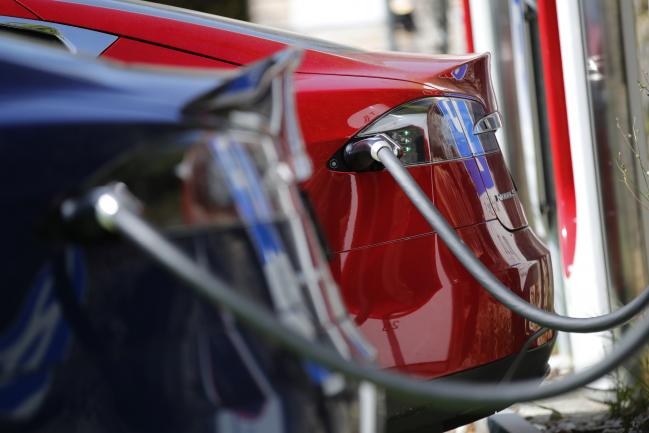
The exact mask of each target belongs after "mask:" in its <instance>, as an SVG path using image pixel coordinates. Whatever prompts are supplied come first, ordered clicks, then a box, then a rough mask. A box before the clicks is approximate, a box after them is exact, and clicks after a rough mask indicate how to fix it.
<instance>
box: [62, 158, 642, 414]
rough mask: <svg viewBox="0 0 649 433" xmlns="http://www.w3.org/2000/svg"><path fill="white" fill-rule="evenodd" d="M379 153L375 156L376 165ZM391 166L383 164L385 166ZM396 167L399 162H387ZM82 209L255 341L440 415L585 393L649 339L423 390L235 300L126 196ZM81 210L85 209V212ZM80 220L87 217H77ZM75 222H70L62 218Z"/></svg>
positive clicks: (101, 192) (116, 194)
mask: <svg viewBox="0 0 649 433" xmlns="http://www.w3.org/2000/svg"><path fill="white" fill-rule="evenodd" d="M386 153H389V154H392V151H391V150H390V152H384V151H383V150H380V151H379V152H378V153H377V154H378V156H379V158H381V157H382V155H385V154H386ZM384 159H385V161H387V163H388V164H390V158H384ZM392 162H393V163H395V164H398V165H400V161H399V160H398V159H397V160H396V161H394V160H392ZM85 202H86V203H87V204H88V205H90V206H92V209H93V211H94V212H93V213H94V218H95V219H96V221H97V222H99V224H100V226H101V227H102V228H103V229H105V230H108V231H109V232H113V233H118V234H121V235H122V236H123V237H124V238H126V239H127V240H129V241H130V242H131V243H133V244H134V245H135V246H136V247H138V248H139V249H141V250H142V251H143V252H144V253H145V254H147V255H148V256H150V257H151V258H152V259H153V260H155V261H156V262H157V263H159V264H160V265H161V266H162V267H163V268H164V269H166V270H167V271H168V272H170V273H171V274H172V275H174V276H176V277H177V278H179V279H180V280H182V281H183V282H185V283H186V284H187V286H188V287H189V288H191V289H193V291H194V292H195V293H196V294H197V295H199V296H200V297H202V298H203V299H205V300H206V301H207V302H209V303H211V304H213V305H214V306H215V307H218V308H225V309H226V310H229V311H230V312H232V314H234V315H235V316H236V317H237V318H239V319H240V320H241V321H242V323H244V324H246V325H247V326H249V327H251V328H253V329H254V330H255V331H256V332H258V333H259V334H260V335H262V336H265V337H266V338H268V339H269V340H271V341H273V342H275V343H277V344H278V345H281V346H283V347H285V348H286V349H288V350H290V351H292V352H294V353H296V354H298V355H300V356H303V357H305V358H307V359H310V360H312V361H314V362H317V363H319V364H321V365H322V366H324V367H327V368H330V369H332V370H336V371H339V372H341V373H343V374H345V375H346V376H348V377H349V378H351V379H356V380H359V381H369V382H372V383H374V384H376V385H378V386H381V387H382V388H384V389H385V390H386V391H388V392H390V393H392V394H394V395H397V396H401V397H403V398H407V399H410V400H414V401H420V402H422V403H429V404H434V405H436V406H437V407H439V408H441V409H456V408H462V407H463V406H465V405H467V404H472V405H485V406H490V405H494V404H503V405H509V404H511V403H514V402H517V401H532V400H538V399H542V398H548V397H553V396H556V395H559V394H563V393H566V392H569V391H572V390H575V389H577V388H579V387H582V386H584V385H587V384H588V383H591V382H593V381H595V380H597V379H599V378H600V377H602V376H604V375H605V374H607V373H609V372H610V371H612V370H613V369H615V368H616V367H618V366H620V365H621V364H623V363H624V362H626V361H628V360H629V359H630V357H631V356H632V355H633V354H635V353H636V352H637V351H638V350H640V349H641V348H642V346H643V345H644V343H645V342H646V341H647V339H648V338H649V318H645V319H643V320H642V321H640V323H638V325H637V326H635V327H634V328H633V329H631V330H630V331H629V332H628V333H626V334H625V335H624V337H622V338H621V339H620V340H619V342H618V343H617V344H616V345H615V347H614V348H613V349H612V351H611V352H610V353H609V354H608V355H607V356H606V357H605V358H604V359H602V360H601V361H600V362H599V363H598V364H596V365H594V366H592V367H589V368H587V369H585V370H582V371H580V372H579V373H575V374H573V375H571V376H568V377H565V378H562V379H558V380H556V381H553V382H550V383H548V384H545V385H542V386H539V381H538V380H525V381H520V382H514V383H471V382H460V381H456V380H452V379H438V380H435V381H434V382H424V381H421V380H416V379H412V378H410V377H408V376H406V375H403V374H399V373H394V372H390V371H386V370H381V369H379V368H378V367H377V366H375V365H372V364H369V363H365V364H363V363H358V362H353V361H349V360H346V359H344V358H343V357H341V356H340V355H339V354H338V353H337V352H336V351H334V350H332V349H331V348H328V347H326V346H323V345H319V344H317V343H315V342H312V341H310V340H308V339H307V338H305V337H304V336H302V335H300V334H298V333H296V332H294V331H292V330H291V329H289V328H287V327H286V326H285V325H283V324H282V323H280V322H279V321H278V320H277V318H276V317H275V316H274V315H273V313H272V312H271V311H270V310H268V309H267V308H265V307H263V306H261V305H259V304H257V303H255V302H254V301H251V300H249V299H248V298H246V297H245V296H242V295H241V294H240V293H238V292H237V291H236V290H234V289H233V288H232V287H230V286H229V285H228V284H227V283H226V282H225V281H223V280H221V279H220V278H218V277H217V276H215V275H213V274H212V273H210V272H209V271H208V270H207V269H205V268H203V267H201V266H199V265H198V264H197V263H196V262H195V261H194V260H192V258H191V257H189V256H188V255H187V254H185V253H184V252H183V251H182V250H181V249H179V248H178V247H176V246H175V245H174V244H173V243H171V242H170V241H169V240H167V239H166V238H165V237H164V236H163V235H162V234H160V233H159V232H158V231H157V230H156V229H155V228H154V227H152V226H151V225H149V224H148V223H147V222H146V221H145V220H144V219H142V218H141V217H140V216H139V215H138V213H137V211H136V210H135V211H134V210H132V209H131V207H130V206H129V203H135V202H136V201H135V200H133V199H132V196H130V195H129V194H128V192H127V191H126V190H125V188H117V189H116V188H114V187H105V188H103V189H98V190H95V191H94V192H93V195H92V197H90V199H89V198H88V197H86V198H85ZM84 207H85V206H84ZM81 212H82V213H86V212H85V211H84V210H83V209H81ZM68 218H70V219H71V220H74V215H70V214H69V215H68Z"/></svg>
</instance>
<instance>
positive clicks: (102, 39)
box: [0, 16, 117, 57]
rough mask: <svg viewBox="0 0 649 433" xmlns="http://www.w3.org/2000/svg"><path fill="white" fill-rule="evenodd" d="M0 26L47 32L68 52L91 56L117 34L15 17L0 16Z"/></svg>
mask: <svg viewBox="0 0 649 433" xmlns="http://www.w3.org/2000/svg"><path fill="white" fill-rule="evenodd" d="M0 27H11V28H15V29H21V30H29V31H33V32H38V33H45V34H49V35H52V36H54V37H56V38H57V39H58V40H60V41H61V42H62V43H63V45H65V46H66V48H67V49H68V50H70V52H72V53H74V54H77V53H79V54H83V55H86V56H91V57H97V56H99V55H100V54H101V53H102V52H103V51H104V50H105V49H106V48H108V47H109V46H110V45H111V44H112V43H113V42H115V41H116V40H117V36H115V35H111V34H108V33H102V32H96V31H94V30H88V29H84V28H80V27H74V26H67V25H65V24H58V23H50V22H47V21H39V20H28V19H25V18H16V17H7V16H0Z"/></svg>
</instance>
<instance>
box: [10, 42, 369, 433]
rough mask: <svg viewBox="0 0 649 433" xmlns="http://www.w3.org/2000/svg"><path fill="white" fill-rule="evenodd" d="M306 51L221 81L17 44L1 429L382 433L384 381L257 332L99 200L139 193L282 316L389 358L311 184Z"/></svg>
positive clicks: (192, 245)
mask: <svg viewBox="0 0 649 433" xmlns="http://www.w3.org/2000/svg"><path fill="white" fill-rule="evenodd" d="M297 57H298V55H297V54H296V53H295V52H284V53H279V54H277V55H275V56H274V57H272V58H270V59H267V60H264V61H261V62H259V63H256V64H254V65H253V66H251V67H248V68H246V69H244V70H241V71H239V72H227V73H222V74H221V75H219V74H216V73H214V72H210V73H209V74H207V73H196V72H194V73H192V72H188V71H160V70H145V69H133V68H130V69H129V68H123V67H120V66H118V65H112V64H107V63H99V62H97V61H95V60H94V59H86V58H81V57H75V56H72V55H69V54H67V53H64V52H63V51H62V50H61V51H59V50H57V49H56V48H51V47H45V46H41V45H36V44H33V43H28V42H25V41H21V40H18V39H13V38H6V37H5V38H1V39H0V76H1V77H2V80H0V149H1V152H2V157H1V159H0V225H1V227H2V233H3V234H2V237H1V239H2V243H1V244H0V275H2V277H3V282H2V291H1V293H2V298H1V301H0V431H3V432H5V431H18V432H58V431H61V432H147V431H152V432H153V431H155V432H180V431H182V432H244V431H245V432H345V431H372V430H373V428H374V427H375V425H376V424H375V423H376V419H375V415H376V414H375V413H374V410H375V408H376V404H373V402H375V400H376V399H375V396H374V395H373V392H374V391H373V390H372V389H371V388H368V387H367V386H365V387H362V391H360V392H359V388H358V387H357V386H356V385H354V384H350V383H349V382H346V381H345V380H344V379H343V378H342V377H341V376H339V375H337V374H336V373H333V372H330V371H327V370H325V369H323V368H321V367H320V366H318V365H315V364H312V363H309V362H307V361H305V360H303V359H301V358H300V357H299V356H296V355H294V354H292V353H288V352H287V351H285V350H284V349H282V348H280V347H277V346H276V345H274V344H272V343H270V342H268V341H266V340H264V339H261V338H259V337H258V336H257V335H256V334H255V333H254V332H251V331H250V330H248V329H247V328H246V327H244V326H242V325H241V324H240V323H239V322H238V321H237V320H236V319H235V318H233V317H232V316H231V315H230V314H228V313H226V312H225V311H220V310H219V309H217V308H215V307H214V306H213V305H211V304H209V303H207V302H205V300H204V299H203V298H201V297H200V296H198V295H197V294H196V293H195V292H194V291H192V290H191V288H190V287H188V286H187V285H185V284H184V283H182V282H181V281H179V280H177V279H175V278H174V277H173V276H172V275H171V274H170V273H168V272H166V271H165V269H164V268H163V267H161V266H159V263H157V262H156V261H155V260H154V259H152V258H151V256H150V255H148V254H146V253H145V252H143V251H142V249H140V248H137V247H136V246H135V245H133V243H132V242H129V241H127V240H125V239H124V238H123V237H120V236H119V235H117V234H115V233H111V232H110V231H107V230H105V229H104V228H102V225H101V224H99V223H98V221H97V218H96V215H95V214H94V213H93V212H92V207H84V203H87V201H88V200H89V198H88V197H95V196H96V192H97V191H104V190H110V191H122V192H127V194H124V197H128V200H127V201H129V203H128V205H129V206H130V207H131V208H132V209H133V212H134V214H136V215H138V216H139V217H140V218H142V220H143V221H146V223H147V224H150V225H151V226H152V227H155V229H156V230H157V231H159V232H160V233H162V234H163V235H164V236H165V238H166V239H167V240H170V241H171V242H172V243H173V245H174V246H175V248H177V249H178V250H179V251H181V252H182V253H184V254H185V255H187V256H189V257H191V258H192V259H193V260H194V261H195V262H196V263H197V264H199V265H200V266H202V267H204V268H206V269H208V270H209V271H210V272H211V273H213V274H214V275H217V276H218V277H220V278H221V279H222V280H223V281H225V282H227V283H228V284H229V285H230V286H231V287H232V288H233V290H236V291H237V292H238V293H240V294H242V295H244V296H247V297H249V298H251V299H254V300H256V301H257V302H259V303H260V304H262V305H264V306H265V307H267V308H269V309H271V310H272V311H273V312H274V313H275V315H276V317H277V320H278V321H279V322H281V323H282V324H284V325H286V326H288V327H290V328H292V329H293V330H294V331H295V332H298V333H301V334H302V335H304V336H307V337H308V338H311V339H313V340H314V341H321V342H322V344H328V345H330V346H331V347H332V348H334V349H335V350H338V351H339V353H341V354H342V355H343V356H345V357H348V358H352V359H363V360H365V359H368V358H369V357H371V350H370V349H369V348H368V347H367V345H365V344H364V342H363V340H362V339H361V338H360V337H359V336H358V334H357V332H356V329H355V328H354V326H353V325H352V324H351V323H350V322H349V320H348V319H347V315H346V312H345V311H344V308H343V307H342V303H341V302H340V299H339V297H338V292H337V289H336V287H335V285H334V284H333V283H332V281H331V277H330V276H329V273H328V270H327V269H326V266H325V265H324V263H325V261H324V259H323V257H322V254H321V252H320V251H321V249H320V245H319V244H318V240H317V236H316V235H315V232H314V231H313V230H311V228H312V227H311V223H310V221H309V218H308V211H307V210H306V209H307V206H305V204H304V202H303V198H302V196H301V195H300V194H299V192H298V191H297V189H296V187H295V184H294V182H295V180H300V179H304V178H305V177H306V176H308V173H309V170H310V166H309V162H308V159H307V158H305V156H304V154H303V153H302V149H301V141H300V136H299V129H298V128H297V125H296V124H295V120H294V118H293V116H292V110H293V107H292V100H291V96H290V72H291V69H292V67H293V66H294V65H295V62H296V59H297ZM93 194H95V196H93ZM121 204H124V203H121ZM109 205H110V204H109ZM363 399H365V400H366V401H365V403H364V404H361V405H359V404H358V403H359V400H363ZM368 402H369V403H372V404H368Z"/></svg>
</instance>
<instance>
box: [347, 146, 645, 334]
mask: <svg viewBox="0 0 649 433" xmlns="http://www.w3.org/2000/svg"><path fill="white" fill-rule="evenodd" d="M366 140H373V141H372V142H371V143H364V144H362V146H363V147H364V148H369V153H370V155H371V157H372V158H374V159H375V160H377V161H379V162H381V163H382V164H383V165H384V166H385V168H386V170H387V171H388V172H390V174H391V175H392V177H394V180H395V181H396V182H397V183H398V184H399V186H400V187H401V189H402V190H403V191H404V192H405V194H406V195H407V196H408V198H409V199H410V201H412V203H413V204H414V205H415V207H416V208H417V209H418V210H419V212H421V214H422V215H423V216H424V218H425V219H426V221H428V223H429V224H430V226H431V227H432V228H433V230H434V231H435V232H436V233H437V236H439V237H440V238H441V239H442V240H443V241H444V243H445V244H446V246H448V248H449V249H450V250H451V252H452V253H453V255H455V257H457V259H458V260H459V261H460V262H461V263H462V264H463V265H464V267H465V268H466V269H467V270H468V271H469V273H470V274H471V275H473V277H474V278H475V279H476V280H477V281H478V282H479V283H480V285H481V286H482V287H484V288H485V290H487V291H488V292H489V293H490V294H491V295H492V296H493V297H494V298H496V299H497V300H498V301H500V302H501V303H502V304H503V305H505V306H506V307H507V308H509V309H510V310H512V311H513V312H514V313H516V314H518V315H519V316H522V317H524V318H526V319H527V320H529V321H531V322H534V323H536V324H538V325H541V326H543V327H545V328H550V329H554V330H557V331H565V332H577V333H591V332H600V331H606V330H610V329H612V328H615V327H616V326H620V325H622V324H624V323H626V322H627V321H629V320H630V319H632V318H633V317H634V316H636V315H637V314H638V313H639V312H641V311H642V310H643V309H644V308H645V307H646V306H647V305H649V287H647V288H645V289H644V290H643V291H642V293H640V295H638V296H637V297H636V298H635V299H634V300H633V301H631V302H629V303H628V304H626V305H624V306H623V307H621V308H619V309H617V310H616V311H614V312H612V313H608V314H603V315H601V316H596V317H586V318H576V317H567V316H562V315H559V314H556V313H552V312H548V311H545V310H542V309H541V308H539V307H537V306H535V305H532V304H530V303H529V302H527V301H525V300H524V299H522V298H520V297H519V296H518V295H516V294H515V293H513V292H512V291H511V290H510V289H509V288H508V287H506V286H505V285H504V284H503V283H501V282H500V281H499V280H498V278H496V277H495V276H494V274H493V273H492V272H491V271H490V270H489V269H487V267H486V266H485V265H484V264H483V263H482V262H481V261H480V260H479V259H478V258H477V257H476V256H475V254H473V251H471V250H470V249H469V248H468V247H467V246H466V244H465V243H464V242H463V241H462V240H461V239H460V238H459V237H458V235H457V233H456V232H455V229H454V228H453V227H452V226H451V225H450V224H449V223H448V222H447V221H446V219H444V217H443V216H442V214H441V213H440V212H439V210H437V208H436V207H435V205H434V204H433V203H432V202H431V201H430V199H429V198H428V196H427V195H426V194H425V193H424V192H423V191H422V190H421V188H420V187H419V185H418V184H417V182H416V181H415V180H414V179H413V178H412V176H410V173H408V170H407V169H406V168H405V167H404V166H403V164H402V163H401V161H400V160H399V158H398V157H397V156H396V155H398V152H396V151H395V147H396V145H395V144H394V143H392V140H390V139H389V138H388V137H386V136H384V135H378V136H375V137H372V138H370V139H366ZM362 141H365V140H362ZM354 144H356V143H354Z"/></svg>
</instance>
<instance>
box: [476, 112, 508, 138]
mask: <svg viewBox="0 0 649 433" xmlns="http://www.w3.org/2000/svg"><path fill="white" fill-rule="evenodd" d="M502 126H503V124H502V120H501V118H500V113H499V112H497V111H494V112H493V113H491V114H487V115H486V116H485V117H483V118H482V119H480V120H478V121H477V122H476V123H475V125H474V126H473V135H479V134H484V133H485V132H495V131H497V130H499V129H500V128H501V127H502Z"/></svg>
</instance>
